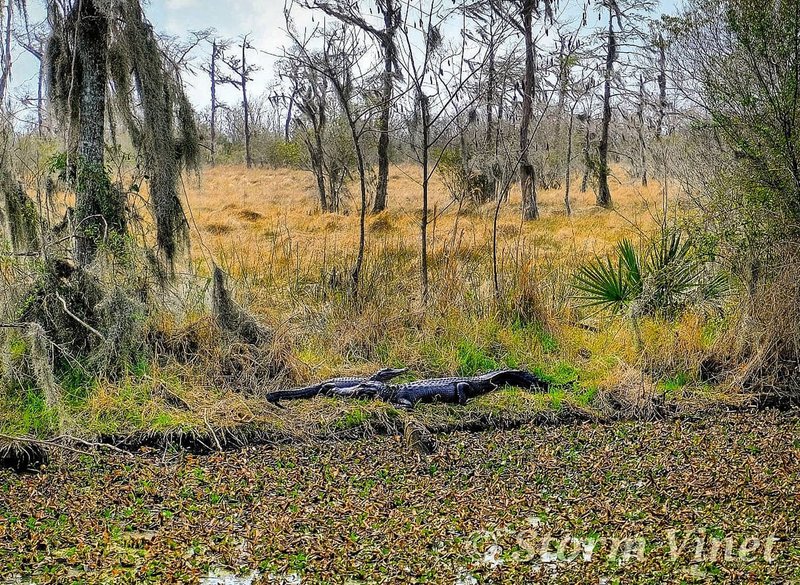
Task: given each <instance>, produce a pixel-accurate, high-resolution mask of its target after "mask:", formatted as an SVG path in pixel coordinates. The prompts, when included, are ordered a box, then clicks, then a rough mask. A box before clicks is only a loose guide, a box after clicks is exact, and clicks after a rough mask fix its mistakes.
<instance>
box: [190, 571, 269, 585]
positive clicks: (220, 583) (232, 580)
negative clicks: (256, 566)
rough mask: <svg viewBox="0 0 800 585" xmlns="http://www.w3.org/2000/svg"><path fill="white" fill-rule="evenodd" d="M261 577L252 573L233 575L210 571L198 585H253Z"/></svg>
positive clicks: (256, 572)
mask: <svg viewBox="0 0 800 585" xmlns="http://www.w3.org/2000/svg"><path fill="white" fill-rule="evenodd" d="M260 576H261V575H260V574H259V572H258V571H253V572H252V573H250V574H248V575H235V574H233V573H231V572H229V571H222V570H219V569H214V570H212V571H211V572H210V573H209V574H208V576H207V577H203V578H202V579H200V585H253V581H255V580H256V579H258V578H259V577H260Z"/></svg>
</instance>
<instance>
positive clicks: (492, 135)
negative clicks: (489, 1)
mask: <svg viewBox="0 0 800 585" xmlns="http://www.w3.org/2000/svg"><path fill="white" fill-rule="evenodd" d="M490 18H491V19H492V20H491V26H492V28H491V29H490V32H489V35H490V38H489V51H488V53H489V54H488V67H489V72H488V77H487V80H486V147H485V148H487V149H488V152H490V153H491V154H492V155H493V156H497V150H498V148H497V147H498V145H497V137H496V132H495V118H494V96H495V85H496V84H497V65H496V60H497V58H496V52H495V43H494V15H493V14H491V15H490ZM493 166H494V164H492V165H491V166H490V167H489V168H488V169H486V170H484V172H486V173H487V175H486V185H485V188H484V193H483V195H484V197H488V198H492V197H497V180H496V178H495V175H494V169H493V168H492V167H493Z"/></svg>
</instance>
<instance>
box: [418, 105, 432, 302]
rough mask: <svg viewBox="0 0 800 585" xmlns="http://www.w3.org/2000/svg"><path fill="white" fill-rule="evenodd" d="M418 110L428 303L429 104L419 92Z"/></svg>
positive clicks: (423, 275) (424, 295)
mask: <svg viewBox="0 0 800 585" xmlns="http://www.w3.org/2000/svg"><path fill="white" fill-rule="evenodd" d="M419 102H420V109H421V113H422V220H421V222H420V227H421V239H422V242H421V243H422V258H421V262H420V273H421V274H420V276H421V278H422V302H423V303H425V304H427V302H428V186H429V182H430V172H429V170H428V167H429V166H430V157H429V148H430V144H429V141H430V123H431V116H430V103H429V102H428V96H426V95H425V94H423V93H422V92H421V91H420V99H419Z"/></svg>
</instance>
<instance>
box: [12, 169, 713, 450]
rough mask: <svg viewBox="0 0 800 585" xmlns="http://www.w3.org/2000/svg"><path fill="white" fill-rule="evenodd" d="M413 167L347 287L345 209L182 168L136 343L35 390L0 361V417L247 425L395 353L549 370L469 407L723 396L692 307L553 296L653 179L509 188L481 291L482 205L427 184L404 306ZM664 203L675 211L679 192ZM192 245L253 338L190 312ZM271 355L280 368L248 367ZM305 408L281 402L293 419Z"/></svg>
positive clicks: (201, 309)
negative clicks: (183, 179) (600, 197)
mask: <svg viewBox="0 0 800 585" xmlns="http://www.w3.org/2000/svg"><path fill="white" fill-rule="evenodd" d="M418 172H419V171H418V169H416V168H414V167H398V168H395V170H394V171H393V174H392V177H391V182H390V185H391V193H390V200H391V201H390V210H389V211H387V212H384V213H382V214H379V215H377V216H373V217H370V218H369V220H368V225H367V232H368V233H367V255H366V261H365V266H364V271H363V274H362V279H363V280H362V286H361V291H362V293H361V295H360V297H359V300H358V301H357V302H353V300H352V299H351V297H350V296H349V295H348V293H347V285H348V279H349V270H350V269H351V267H352V264H353V262H354V259H355V254H356V251H357V238H358V217H357V214H355V213H350V214H345V215H330V214H327V215H322V214H319V213H318V212H316V211H315V194H314V186H313V183H312V179H311V177H310V175H309V174H308V173H303V172H300V171H291V170H280V169H279V170H270V169H254V170H247V169H244V168H241V167H218V168H214V169H208V170H206V171H205V172H204V173H203V175H202V176H201V177H199V178H197V179H194V178H193V179H191V180H188V181H187V184H186V188H187V191H186V193H187V197H188V200H189V202H190V205H191V216H190V222H191V224H192V227H193V236H192V240H193V242H192V243H193V246H192V250H193V263H194V267H193V270H192V271H188V272H185V273H183V274H182V275H179V278H178V282H177V284H175V285H174V287H172V288H171V289H169V290H168V291H166V292H165V293H164V299H163V301H162V302H163V303H164V305H165V306H168V307H169V309H170V312H169V313H158V312H156V313H154V314H151V315H150V317H148V320H147V322H146V323H145V324H143V331H144V332H143V335H147V336H148V339H150V340H151V341H152V343H151V344H150V345H151V346H152V347H153V348H154V350H153V351H152V352H150V353H149V354H146V355H142V356H140V357H137V358H136V359H134V360H132V361H131V363H129V364H128V365H127V367H126V368H124V371H123V372H122V373H121V374H118V375H115V376H114V377H113V378H110V377H109V378H105V377H100V378H98V377H96V376H94V375H90V374H89V373H88V371H89V370H90V368H89V367H88V366H87V367H84V366H85V364H81V363H80V362H74V363H73V362H71V363H70V364H69V366H68V367H67V368H66V371H65V372H64V373H62V374H61V375H60V377H59V379H58V380H56V383H57V386H58V394H59V400H58V403H57V404H55V405H53V404H52V403H51V404H49V405H48V404H47V402H46V397H45V396H44V394H43V392H42V391H41V389H40V388H37V387H35V385H33V384H30V382H29V381H25V380H24V379H23V380H15V379H14V376H13V375H12V376H11V377H10V378H11V379H10V380H9V384H10V385H11V386H12V387H13V388H12V390H11V391H9V392H4V393H2V398H0V433H2V434H6V435H21V434H31V435H34V436H40V437H44V436H53V435H58V434H64V433H67V434H73V435H77V436H82V437H86V436H101V435H106V436H108V435H125V434H129V433H135V432H138V431H156V432H165V433H168V432H172V431H187V432H205V431H207V430H208V428H209V427H213V428H225V427H230V426H233V425H248V424H255V425H262V426H264V427H265V428H267V429H276V432H277V430H281V429H285V427H286V425H291V424H293V422H292V418H291V417H287V416H286V415H285V413H279V412H277V411H276V410H275V409H274V408H272V407H268V406H265V405H264V403H263V400H262V398H261V397H262V396H263V394H264V392H266V391H268V390H270V389H273V388H276V387H285V386H289V385H292V384H297V383H301V382H304V381H308V380H314V379H321V378H325V377H330V376H333V375H343V374H353V373H368V372H371V371H373V370H375V369H377V368H379V367H384V366H405V367H408V368H410V370H411V371H412V376H436V375H452V374H453V373H459V374H465V375H469V374H473V373H476V372H481V371H486V370H490V369H494V368H498V367H506V366H507V367H525V368H529V369H531V370H533V371H534V372H536V373H537V374H539V375H540V376H541V377H543V378H544V379H546V380H547V381H549V382H550V383H551V384H552V391H551V393H550V395H549V396H546V397H530V398H525V399H524V402H525V404H524V405H523V406H520V404H519V402H520V400H521V399H520V398H519V396H518V394H517V393H513V392H505V393H503V394H500V395H498V396H497V397H487V398H486V399H484V400H482V401H478V402H477V403H476V405H475V407H474V408H476V409H482V410H484V411H486V412H487V413H488V414H489V415H492V414H493V413H495V412H496V411H498V410H502V409H503V408H506V407H509V408H511V406H508V405H513V408H517V409H518V410H519V409H522V410H526V411H530V412H531V413H532V414H531V417H535V416H536V415H537V414H538V413H539V412H540V411H541V410H542V409H550V410H553V411H558V410H559V409H560V408H561V407H562V405H563V404H565V403H569V404H574V405H577V406H578V407H581V408H583V407H586V408H594V407H596V406H597V404H596V402H597V400H598V396H600V395H603V394H607V393H609V392H615V393H618V394H621V395H622V399H623V402H625V401H626V400H630V401H632V402H634V403H635V402H637V401H642V400H649V399H650V398H656V399H657V400H658V401H659V402H660V403H662V404H663V403H668V402H680V401H683V400H688V401H697V400H700V401H705V400H710V399H713V397H714V396H716V395H718V394H720V393H724V392H725V390H726V389H725V388H721V387H718V386H715V385H714V384H713V383H711V381H710V380H709V378H708V376H707V375H706V373H704V371H703V368H702V367H701V366H702V364H703V362H704V360H706V358H707V357H708V355H709V354H710V352H711V349H712V347H713V346H714V344H715V343H716V342H717V341H718V336H719V333H720V331H722V330H723V329H724V322H722V321H720V320H718V319H715V318H709V317H707V316H704V315H701V314H699V313H698V314H695V313H687V314H684V315H682V316H681V317H680V318H678V319H677V320H674V321H668V320H660V319H656V318H648V319H642V320H641V322H640V323H639V331H638V338H637V337H636V336H635V335H634V332H633V331H632V328H631V326H630V323H629V322H628V321H627V320H626V319H624V318H613V319H612V318H607V317H603V316H601V315H597V314H594V313H592V312H590V311H584V310H581V309H580V308H579V307H577V306H576V303H575V302H574V299H573V294H574V290H573V289H572V287H571V284H572V282H573V277H574V274H575V271H576V269H577V267H578V266H580V265H581V264H582V263H583V262H585V261H587V260H589V259H591V258H593V257H595V255H602V254H604V253H606V252H607V251H609V250H610V249H611V248H612V247H613V246H614V245H615V244H616V243H617V242H618V241H619V240H620V239H621V238H623V237H627V238H631V239H633V240H634V241H638V240H641V239H644V238H646V236H647V234H648V233H650V232H652V230H653V229H654V228H655V220H656V217H657V211H656V210H660V209H661V197H662V192H661V187H660V186H659V185H658V184H657V183H655V182H651V184H650V186H649V187H647V188H641V187H638V186H636V185H635V184H634V183H635V181H628V179H625V178H624V177H621V179H620V182H619V184H618V185H617V187H616V189H615V191H614V197H615V207H614V209H613V210H610V211H609V210H603V209H600V208H597V207H595V206H594V205H593V197H594V196H593V194H591V193H586V194H580V193H576V194H574V200H573V209H574V214H573V215H572V216H571V217H567V216H566V215H565V213H564V211H563V204H562V199H563V193H561V192H560V191H545V192H542V193H540V204H541V211H542V219H540V220H539V221H536V222H528V223H526V224H523V223H522V222H521V221H520V219H519V217H520V210H519V200H518V194H517V193H516V192H514V191H512V193H511V197H510V199H509V201H508V202H507V203H505V204H504V205H503V206H502V207H501V209H500V213H499V216H498V225H497V234H498V245H497V265H498V286H499V288H498V289H497V290H495V287H494V279H493V267H492V260H493V246H492V239H493V219H494V213H495V208H494V204H492V203H490V204H487V205H485V206H483V207H480V208H477V209H461V210H459V209H457V207H456V206H455V205H454V204H453V203H452V202H451V201H450V199H449V198H448V196H447V194H446V192H445V190H444V187H443V186H442V185H441V184H439V183H438V182H435V183H434V185H433V189H432V201H431V209H432V213H433V217H434V219H433V220H432V223H431V226H430V227H429V234H430V236H429V238H430V239H429V246H430V271H431V293H430V298H429V300H428V302H427V304H425V305H423V303H422V302H421V299H420V285H419V269H420V266H419V217H420V208H419V201H418V193H419V187H418V185H417V183H416V179H417V177H416V174H418ZM670 213H672V214H678V213H680V202H675V203H674V204H673V206H672V207H671V208H670ZM212 261H213V262H216V263H217V264H218V265H220V266H221V267H222V268H223V269H224V270H225V271H226V272H227V273H228V274H229V275H230V277H231V280H230V282H231V285H232V288H233V293H234V296H235V297H236V299H237V300H238V302H239V303H240V304H241V305H243V306H244V307H245V308H246V309H247V310H248V311H249V312H251V313H252V314H253V315H255V316H256V317H257V318H258V319H259V320H260V321H261V322H263V323H265V324H267V325H268V326H269V327H270V329H271V330H272V331H273V332H274V340H273V343H272V346H271V347H267V348H260V349H258V350H255V349H253V348H251V347H248V346H247V345H246V344H243V343H241V342H240V341H238V340H232V339H229V338H227V337H225V335H224V334H223V333H222V332H220V330H219V329H218V328H217V327H216V326H215V324H214V323H213V320H212V319H211V318H210V317H209V316H208V302H207V299H208V294H209V288H210V284H209V278H208V274H209V268H210V265H211V262H212ZM6 268H8V267H7V266H6ZM7 349H8V351H7V352H6V353H7V361H6V363H7V364H12V365H13V364H14V363H15V360H16V359H18V358H19V359H21V358H20V356H21V355H22V354H24V351H25V349H26V341H25V340H24V339H16V340H15V341H12V342H11V344H10V346H9V347H8V348H7ZM276 356H278V357H277V358H276ZM278 358H279V359H280V363H281V364H282V371H281V373H280V374H279V375H277V376H268V375H267V373H268V372H269V371H270V369H271V366H272V364H273V362H274V361H275V360H276V359H278ZM601 406H602V405H601ZM336 409H338V410H341V411H342V412H343V414H342V415H341V416H343V417H344V418H345V419H348V420H352V421H355V420H357V419H359V417H362V416H367V415H361V414H359V413H361V412H362V411H367V412H373V411H376V412H383V411H384V410H386V407H384V406H382V405H363V404H356V405H344V404H337V405H336ZM314 412H315V410H312V411H311V412H310V413H309V414H308V415H307V416H305V417H303V416H299V417H298V416H297V415H293V416H294V417H295V419H297V418H300V419H302V420H303V421H304V423H303V424H305V423H307V422H308V421H309V419H312V418H313V417H314V414H313V413H314ZM512 414H513V413H512ZM369 416H371V415H369ZM381 416H383V415H381ZM514 416H516V415H514ZM445 418H446V417H445ZM298 424H301V423H298ZM327 424H328V422H322V423H320V424H315V425H314V426H315V429H316V430H320V429H322V430H324V429H325V428H326V425H327ZM343 424H348V423H343Z"/></svg>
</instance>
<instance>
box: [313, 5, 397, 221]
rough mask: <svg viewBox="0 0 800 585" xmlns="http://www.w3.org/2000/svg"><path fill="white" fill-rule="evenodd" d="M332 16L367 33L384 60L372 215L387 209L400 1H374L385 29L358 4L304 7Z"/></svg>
mask: <svg viewBox="0 0 800 585" xmlns="http://www.w3.org/2000/svg"><path fill="white" fill-rule="evenodd" d="M305 5H306V6H308V7H309V8H316V9H319V10H322V11H323V12H325V14H328V15H329V16H332V17H334V18H336V19H337V20H339V21H340V22H342V23H344V24H347V25H350V26H354V27H357V28H359V29H361V30H362V31H364V32H366V33H368V34H369V35H370V36H371V37H372V38H374V39H375V41H376V42H377V43H378V46H379V47H380V51H381V59H382V61H383V74H382V76H381V78H382V81H381V90H380V106H379V107H380V116H379V117H378V132H379V137H378V151H377V152H378V181H377V186H376V190H375V201H374V203H373V207H372V212H373V213H379V212H381V211H383V210H384V209H386V203H387V199H388V187H389V123H390V121H391V115H392V103H393V94H394V80H395V77H396V76H397V75H398V74H399V64H398V61H397V43H396V36H397V31H398V29H399V27H400V24H401V22H402V16H401V10H400V5H401V0H375V8H376V9H377V11H378V14H379V15H380V19H381V20H382V24H383V27H382V28H378V27H377V26H373V25H372V24H370V23H369V22H368V20H367V18H366V17H365V16H364V14H362V12H361V7H360V6H359V4H358V3H355V2H351V1H350V0H332V1H331V0H310V1H308V2H306V4H305Z"/></svg>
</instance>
